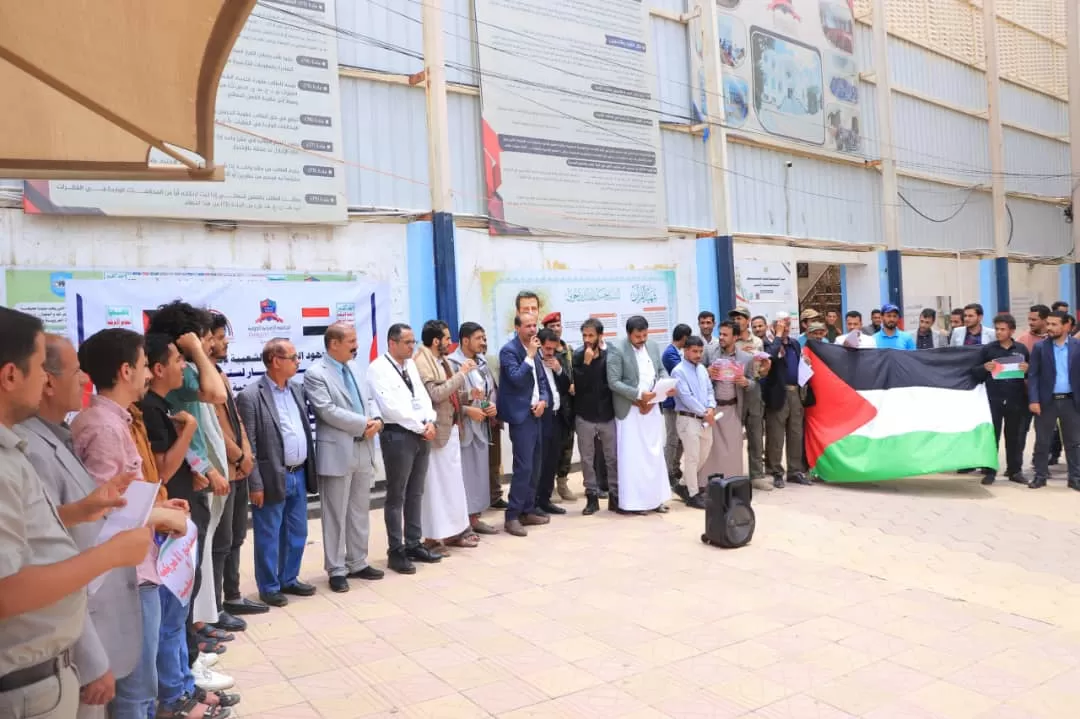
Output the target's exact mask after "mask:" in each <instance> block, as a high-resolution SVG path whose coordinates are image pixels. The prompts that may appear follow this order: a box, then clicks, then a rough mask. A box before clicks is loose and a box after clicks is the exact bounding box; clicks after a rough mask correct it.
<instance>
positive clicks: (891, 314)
mask: <svg viewBox="0 0 1080 719" xmlns="http://www.w3.org/2000/svg"><path fill="white" fill-rule="evenodd" d="M899 324H900V308H899V307H897V306H896V305H893V304H888V305H885V306H883V307H882V308H881V329H880V330H878V331H877V334H875V335H874V343H875V345H876V346H877V347H878V348H879V349H894V350H914V349H915V338H914V337H912V336H911V335H910V334H909V333H907V332H904V331H903V330H902V329H900V328H899V327H897V325H899Z"/></svg>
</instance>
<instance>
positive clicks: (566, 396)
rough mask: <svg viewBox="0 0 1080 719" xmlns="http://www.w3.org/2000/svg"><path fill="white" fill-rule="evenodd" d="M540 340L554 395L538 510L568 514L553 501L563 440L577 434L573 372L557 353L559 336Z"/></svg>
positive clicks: (544, 425) (544, 427)
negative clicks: (572, 385) (572, 408)
mask: <svg viewBox="0 0 1080 719" xmlns="http://www.w3.org/2000/svg"><path fill="white" fill-rule="evenodd" d="M536 337H537V339H539V340H540V354H541V357H542V358H541V360H540V364H541V368H540V369H541V371H542V372H543V373H544V375H545V379H546V380H547V385H548V387H551V388H553V389H552V392H551V405H549V406H548V407H547V409H546V410H545V411H544V416H543V417H541V424H540V426H541V432H542V439H541V441H540V450H541V454H542V455H543V459H542V460H541V462H540V483H539V486H538V487H537V490H536V509H537V511H538V512H543V513H544V514H566V510H565V509H563V508H562V507H560V506H559V505H557V504H554V503H553V502H552V501H551V493H552V492H553V491H555V474H556V472H557V470H558V468H559V462H560V460H561V459H562V456H563V449H564V447H565V444H564V443H563V437H565V436H566V434H567V433H571V432H572V431H573V421H574V416H573V411H572V410H571V409H570V382H571V376H570V373H571V371H570V370H567V369H566V368H565V366H564V365H563V363H562V362H561V361H560V358H559V357H558V356H557V353H558V352H559V351H560V350H561V345H562V343H561V341H560V340H559V336H558V335H557V334H555V332H554V331H553V330H549V329H547V328H545V329H542V330H540V332H539V333H537V335H536Z"/></svg>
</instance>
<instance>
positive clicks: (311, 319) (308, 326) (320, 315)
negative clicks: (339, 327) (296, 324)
mask: <svg viewBox="0 0 1080 719" xmlns="http://www.w3.org/2000/svg"><path fill="white" fill-rule="evenodd" d="M300 321H301V324H303V326H304V329H303V334H304V337H322V336H323V335H324V334H326V330H328V329H330V308H329V307H302V308H300Z"/></svg>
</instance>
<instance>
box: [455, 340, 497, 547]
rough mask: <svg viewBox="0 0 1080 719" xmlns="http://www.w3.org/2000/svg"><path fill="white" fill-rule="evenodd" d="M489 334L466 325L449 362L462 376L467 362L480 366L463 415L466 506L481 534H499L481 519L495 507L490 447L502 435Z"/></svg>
mask: <svg viewBox="0 0 1080 719" xmlns="http://www.w3.org/2000/svg"><path fill="white" fill-rule="evenodd" d="M486 354H487V333H486V332H484V328H483V327H481V326H480V325H478V324H476V323H475V322H465V323H463V324H462V325H461V328H460V329H459V330H458V348H457V349H456V350H455V351H454V353H453V354H451V355H450V356H449V357H448V358H447V359H448V360H449V361H450V366H451V367H452V368H453V369H454V371H455V372H460V371H461V370H462V368H463V367H464V366H465V364H466V363H467V362H473V363H474V364H475V365H476V366H475V367H474V368H473V369H472V370H471V371H469V372H467V373H466V374H465V388H466V390H467V395H466V397H467V399H466V402H465V404H464V405H463V406H462V408H461V411H462V414H463V415H464V417H463V419H462V423H461V474H462V478H463V480H464V482H465V505H466V507H467V509H468V511H469V524H470V525H471V526H472V531H474V532H476V533H477V534H496V533H497V532H498V530H497V529H495V527H492V526H491V525H490V524H488V523H487V522H485V521H483V520H482V519H480V515H481V513H482V512H483V511H484V510H485V509H487V508H488V506H489V505H490V504H491V495H490V481H489V480H490V478H489V476H488V474H489V472H490V471H491V469H490V465H489V462H488V446H489V445H490V444H491V442H492V441H498V439H499V435H498V433H497V432H493V431H492V423H493V422H495V421H496V419H495V413H496V409H495V380H494V378H493V377H492V376H491V368H490V367H488V363H487V359H486V358H485V355H486Z"/></svg>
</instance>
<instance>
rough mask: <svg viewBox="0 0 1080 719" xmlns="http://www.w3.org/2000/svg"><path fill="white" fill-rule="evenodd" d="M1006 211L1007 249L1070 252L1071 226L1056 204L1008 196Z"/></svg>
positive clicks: (1039, 253) (1046, 254)
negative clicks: (1009, 228) (1009, 236)
mask: <svg viewBox="0 0 1080 719" xmlns="http://www.w3.org/2000/svg"><path fill="white" fill-rule="evenodd" d="M1009 210H1010V211H1011V212H1012V219H1013V230H1012V241H1011V242H1010V243H1009V251H1010V252H1020V253H1024V254H1028V255H1033V256H1036V257H1052V258H1065V257H1066V256H1067V255H1068V254H1069V253H1070V252H1071V251H1072V246H1073V244H1072V237H1071V235H1070V230H1071V228H1070V226H1069V224H1068V223H1067V222H1065V217H1064V211H1063V208H1061V207H1060V206H1058V205H1051V204H1048V203H1046V202H1037V201H1034V200H1024V199H1020V198H1018V197H1010V198H1009Z"/></svg>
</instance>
